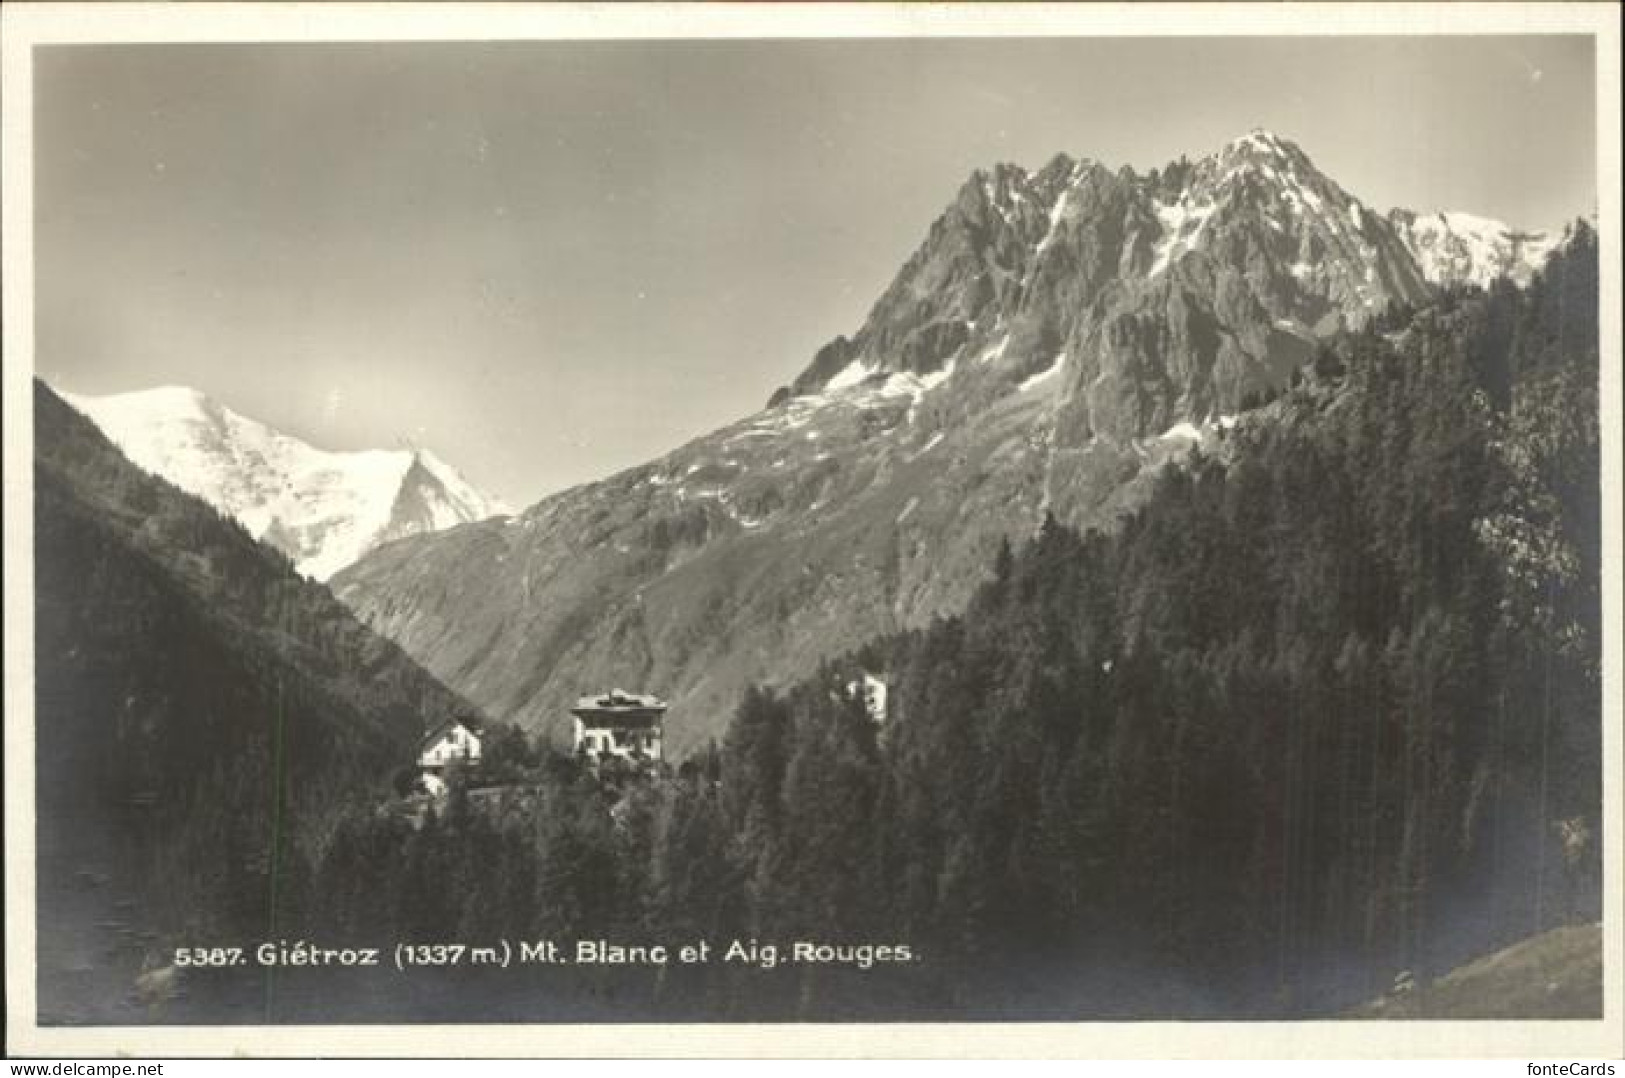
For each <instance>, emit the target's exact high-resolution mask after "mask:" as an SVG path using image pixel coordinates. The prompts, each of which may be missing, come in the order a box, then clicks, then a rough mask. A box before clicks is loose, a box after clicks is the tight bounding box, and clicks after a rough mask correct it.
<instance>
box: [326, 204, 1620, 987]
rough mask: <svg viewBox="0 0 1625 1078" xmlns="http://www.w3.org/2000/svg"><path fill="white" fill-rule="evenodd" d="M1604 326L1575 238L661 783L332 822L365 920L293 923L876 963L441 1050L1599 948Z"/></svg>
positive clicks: (699, 974)
mask: <svg viewBox="0 0 1625 1078" xmlns="http://www.w3.org/2000/svg"><path fill="white" fill-rule="evenodd" d="M1597 298H1598V296H1597V265H1596V246H1595V241H1594V237H1593V236H1592V235H1591V233H1590V232H1589V230H1587V229H1586V228H1585V227H1584V226H1579V227H1578V229H1577V231H1576V234H1575V236H1574V237H1573V242H1572V244H1571V245H1570V246H1569V247H1568V248H1567V249H1566V250H1565V251H1563V252H1561V253H1559V254H1558V255H1557V256H1556V257H1555V258H1554V260H1553V261H1552V262H1551V263H1550V264H1549V265H1548V267H1547V269H1546V270H1545V271H1544V273H1543V274H1541V275H1540V276H1538V277H1537V278H1536V279H1535V280H1534V281H1533V283H1532V284H1531V285H1530V286H1529V288H1528V289H1527V290H1523V291H1520V290H1519V289H1517V288H1515V287H1513V286H1511V285H1509V284H1505V283H1502V284H1497V285H1495V286H1494V287H1493V288H1492V289H1491V290H1490V291H1489V292H1488V293H1485V292H1480V291H1478V290H1476V289H1467V290H1455V291H1451V292H1449V293H1447V294H1446V295H1444V297H1443V298H1442V299H1441V300H1440V301H1439V302H1437V303H1435V304H1433V305H1430V306H1429V307H1427V308H1426V309H1423V310H1420V311H1414V312H1412V311H1396V312H1393V313H1391V314H1390V315H1389V316H1388V317H1387V318H1385V319H1383V320H1380V321H1375V322H1373V323H1372V324H1370V325H1368V326H1366V327H1364V328H1363V329H1362V330H1360V331H1357V332H1351V333H1346V334H1342V335H1339V336H1338V337H1336V338H1335V339H1334V340H1333V341H1331V342H1330V343H1329V344H1328V345H1327V346H1325V347H1323V348H1321V349H1320V351H1319V353H1318V355H1317V356H1316V357H1315V359H1314V360H1313V361H1312V363H1310V364H1309V365H1307V366H1306V367H1305V368H1304V369H1303V370H1302V372H1301V373H1300V376H1299V377H1297V378H1296V379H1295V384H1294V385H1293V386H1292V387H1291V388H1289V389H1288V390H1286V391H1285V392H1284V393H1282V394H1281V395H1280V396H1279V397H1277V398H1276V399H1274V400H1273V401H1270V402H1268V403H1267V404H1266V405H1265V406H1264V407H1262V408H1261V409H1259V410H1257V411H1256V412H1254V413H1252V414H1251V415H1250V416H1249V417H1248V418H1246V419H1244V420H1243V421H1242V422H1241V423H1239V424H1238V425H1237V426H1235V427H1234V429H1233V430H1231V431H1230V432H1229V434H1228V435H1227V438H1226V441H1225V443H1224V446H1223V451H1222V452H1219V453H1213V454H1207V455H1204V454H1203V453H1201V452H1200V451H1196V450H1193V451H1192V453H1191V454H1190V455H1189V456H1188V457H1187V458H1186V459H1185V460H1184V461H1183V462H1182V463H1181V464H1179V465H1178V466H1175V467H1170V468H1167V469H1166V470H1164V471H1163V472H1162V474H1161V477H1160V479H1159V480H1158V481H1157V483H1156V485H1155V488H1154V490H1153V491H1152V492H1151V494H1150V497H1149V498H1148V500H1147V501H1146V503H1145V504H1144V505H1143V506H1142V507H1141V508H1139V509H1138V510H1137V511H1135V512H1134V513H1133V514H1132V515H1131V516H1129V517H1128V518H1127V519H1126V520H1125V521H1124V522H1123V523H1122V526H1121V527H1120V528H1119V529H1117V530H1116V531H1114V532H1112V533H1110V534H1102V533H1090V534H1079V533H1077V532H1075V531H1073V530H1071V529H1069V528H1067V527H1064V526H1061V525H1059V524H1055V523H1054V522H1050V523H1047V524H1046V525H1045V526H1044V527H1043V528H1042V530H1041V532H1040V533H1039V535H1038V536H1037V537H1036V538H1035V539H1033V540H1032V541H1030V542H1027V543H1025V544H1023V545H1019V546H1018V547H1016V548H1015V549H1011V548H1006V549H1005V550H1004V551H1002V552H1001V553H1000V554H999V556H998V558H997V559H996V561H995V563H994V564H993V565H992V566H991V567H990V576H989V579H988V581H987V583H986V584H985V585H984V586H983V587H981V588H980V590H979V591H978V592H977V593H976V595H975V597H974V599H973V601H972V602H971V604H970V606H969V607H968V609H966V610H965V611H964V613H963V614H962V615H959V616H955V617H952V618H948V619H939V620H938V621H936V622H935V623H934V624H932V625H931V626H930V627H929V628H926V629H923V630H919V631H914V632H908V633H904V634H899V635H894V636H890V637H883V638H880V639H877V640H875V641H874V642H872V643H871V644H869V645H867V646H866V647H865V648H863V649H862V650H861V651H860V652H858V653H855V654H854V655H852V656H850V657H848V658H847V659H844V660H841V661H839V662H835V663H832V664H829V665H828V666H826V667H825V668H824V669H823V670H822V671H821V673H820V674H819V675H818V676H816V677H814V678H811V679H808V680H806V681H804V682H802V683H800V684H798V685H796V686H795V687H793V688H791V689H789V690H788V691H786V692H783V693H774V692H770V691H766V690H752V691H750V692H749V693H747V694H746V696H745V697H744V699H743V701H742V702H741V703H740V705H739V707H738V710H737V712H736V714H735V715H734V718H733V721H732V725H731V727H730V728H729V730H728V733H727V736H726V739H725V741H724V742H723V743H722V744H721V745H719V746H717V747H715V748H714V749H713V750H712V751H711V752H709V753H706V752H702V753H699V754H696V756H695V757H693V758H692V759H691V760H690V761H688V762H687V763H686V764H685V765H684V767H683V768H682V769H681V770H680V771H679V772H678V773H676V774H675V775H671V776H668V777H666V778H663V779H659V780H654V781H649V782H646V783H636V782H634V783H632V784H630V785H629V786H614V787H606V786H605V785H603V784H601V783H599V782H598V781H596V780H594V779H593V778H592V777H591V776H590V775H588V774H587V773H585V772H584V771H582V770H581V769H579V768H578V767H576V765H574V764H572V763H571V762H569V761H564V760H557V761H555V762H554V763H552V764H550V765H547V766H544V767H542V768H540V769H539V770H538V771H537V772H536V774H535V776H534V781H535V785H536V790H535V792H534V794H533V799H532V801H531V802H529V804H528V807H527V805H525V804H516V805H515V806H513V807H512V808H511V809H510V810H509V811H506V812H490V811H473V810H471V809H470V807H469V806H468V805H467V804H466V803H465V802H464V801H462V800H461V799H456V798H454V800H453V802H452V804H451V806H450V809H449V811H448V812H447V814H446V815H445V817H444V818H443V819H440V820H439V821H437V822H434V823H432V824H431V825H430V826H428V827H426V828H424V829H423V830H422V831H417V832H413V831H411V830H410V829H408V828H405V827H403V826H401V825H399V824H398V823H396V822H393V821H380V820H378V819H377V818H375V817H370V816H356V817H353V818H351V819H350V820H348V821H347V822H346V823H344V824H343V825H342V826H341V828H340V832H339V838H338V839H337V840H336V841H335V842H334V844H333V845H332V846H331V847H330V856H329V858H328V859H327V860H326V862H325V863H324V864H322V865H321V866H320V868H319V869H318V878H319V880H320V881H322V882H321V887H322V891H323V893H324V894H327V895H329V896H337V895H338V894H339V892H340V889H341V888H342V887H344V886H346V885H349V886H351V887H352V888H353V887H354V885H355V884H354V881H356V880H358V879H362V878H365V879H368V880H377V881H381V882H380V884H379V886H382V887H383V890H384V891H385V892H386V893H388V894H390V895H393V896H396V901H395V903H394V905H393V906H391V907H390V908H389V909H387V910H384V911H380V910H379V909H378V907H377V906H376V905H374V904H372V903H370V902H369V900H368V897H367V895H366V894H365V893H362V892H359V891H353V892H352V893H350V894H349V897H347V898H343V899H342V900H341V899H339V898H337V897H335V898H334V900H333V901H332V902H330V903H328V904H326V905H324V907H323V908H322V909H321V910H320V911H314V912H315V913H316V915H317V918H318V924H319V925H323V926H325V928H326V930H328V931H334V932H344V931H350V932H355V931H362V932H363V933H365V932H369V931H370V932H376V933H379V934H380V936H381V938H395V937H397V936H399V937H401V938H423V939H425V940H429V939H438V938H443V937H444V935H445V933H446V932H447V930H448V928H449V927H450V926H453V925H455V926H457V932H459V933H462V934H464V936H465V937H468V936H482V937H494V936H499V935H502V936H509V937H511V938H514V939H530V938H538V937H548V938H556V939H561V940H574V939H580V938H589V937H593V936H600V935H601V936H604V937H607V938H609V939H613V940H618V941H622V942H637V941H659V942H667V943H671V944H676V943H679V942H682V941H685V940H688V939H708V940H713V941H723V942H726V941H727V940H729V939H733V938H738V939H741V940H755V941H760V942H762V943H768V942H775V943H777V944H778V945H779V946H780V947H781V948H784V949H787V948H788V946H789V944H790V943H791V942H792V941H796V940H811V941H819V942H822V943H826V944H830V945H842V946H848V947H854V946H858V945H902V946H905V947H907V948H908V960H907V961H902V962H886V961H881V962H879V963H878V964H875V965H874V966H873V967H872V968H860V966H861V965H863V964H865V963H863V962H861V961H860V960H859V958H858V957H857V956H858V953H859V952H857V951H848V954H849V955H850V956H851V958H852V961H851V962H848V963H846V964H841V963H839V962H837V963H833V964H825V963H820V964H783V963H781V964H779V965H778V966H777V967H776V968H774V969H771V970H763V969H760V968H755V967H751V966H748V965H745V964H731V965H730V964H717V963H713V964H710V965H704V966H693V967H686V968H685V967H673V968H670V969H665V970H661V971H659V972H654V971H649V970H636V969H634V970H624V969H622V970H615V971H605V970H603V969H601V968H600V969H585V968H571V967H547V968H533V969H532V970H530V971H529V972H528V973H525V974H523V975H521V976H518V977H513V976H509V977H506V978H499V977H494V976H493V977H492V978H491V979H489V980H479V979H475V980H474V981H471V982H470V983H469V986H468V990H467V991H466V993H464V994H462V996H461V997H460V998H461V999H462V1000H463V1001H464V1002H465V1003H466V1004H467V1006H466V1008H465V1010H466V1013H464V1012H462V1011H459V1012H458V1014H457V1016H458V1017H464V1018H474V1017H478V1016H479V1015H486V1016H495V1015H500V1016H508V1017H511V1016H517V1015H528V1016H529V1017H532V1018H536V1019H545V1018H549V1017H558V1016H559V1015H558V1012H556V1011H549V1010H547V1008H546V1007H545V1006H543V1005H542V1004H540V1003H539V1002H537V997H535V996H532V995H527V993H529V992H531V991H532V989H533V987H534V986H535V985H536V984H539V983H547V984H551V985H553V986H555V987H557V986H568V987H569V989H570V991H569V993H568V998H569V999H570V1000H571V1006H572V1007H573V1008H576V1011H575V1012H574V1013H582V1012H583V1011H585V1012H586V1013H590V1014H594V1015H597V1016H600V1017H603V1016H608V1015H620V1016H623V1017H628V1018H635V1017H679V1018H683V1017H709V1018H777V1019H832V1018H841V1017H846V1016H855V1015H862V1016H864V1017H867V1018H880V1017H885V1016H891V1017H896V1018H971V1019H1000V1018H1056V1019H1060V1018H1102V1017H1124V1018H1127V1017H1135V1018H1144V1017H1192V1018H1210V1017H1266V1016H1269V1017H1302V1016H1313V1015H1330V1014H1335V1013H1342V1012H1344V1011H1346V1010H1348V1009H1349V1008H1351V1007H1353V1006H1355V1005H1357V1004H1359V1003H1361V1002H1364V1001H1366V1000H1369V999H1372V998H1376V997H1378V996H1381V995H1382V994H1383V993H1384V992H1385V991H1386V990H1388V989H1389V988H1390V986H1391V985H1393V984H1394V982H1395V979H1396V977H1403V976H1408V978H1410V979H1413V980H1415V981H1416V982H1417V983H1419V984H1423V985H1426V984H1427V983H1428V981H1429V980H1430V979H1431V978H1433V977H1435V976H1438V975H1440V974H1443V973H1444V972H1445V971H1447V970H1449V969H1452V968H1454V967H1457V966H1460V965H1461V964H1462V963H1464V962H1465V961H1467V960H1468V959H1470V958H1472V957H1473V956H1475V955H1479V954H1483V953H1486V952H1488V951H1492V950H1495V949H1497V948H1500V947H1503V946H1505V945H1507V944H1509V943H1512V942H1514V941H1516V940H1519V939H1522V938H1524V937H1528V936H1531V935H1534V934H1536V933H1538V932H1541V931H1544V930H1547V929H1550V928H1552V927H1554V926H1557V925H1561V924H1566V923H1573V922H1577V921H1588V920H1594V919H1596V918H1597V917H1598V916H1599V911H1600V902H1601V891H1600V872H1599V865H1600V850H1599V837H1600V834H1601V827H1602V821H1601V819H1600V811H1601V791H1600V773H1601V772H1600V762H1599V755H1600V743H1601V721H1600V689H1599V653H1600V652H1599V648H1600V601H1599V590H1598V589H1599V573H1600V554H1601V551H1600V531H1599V527H1600V522H1599V514H1598V505H1599V497H1600V495H1599V486H1598V482H1599V478H1598V477H1599V458H1598V429H1597V420H1596V416H1597V395H1596V385H1597V374H1598V345H1597ZM860 669H862V670H870V671H880V672H883V675H884V677H885V679H886V681H887V682H888V684H889V687H890V697H889V706H888V714H887V716H886V718H885V720H884V721H883V722H877V721H875V720H874V719H873V718H871V716H870V715H869V713H868V712H867V711H866V709H865V707H864V705H863V703H862V702H861V700H859V699H858V698H857V697H856V695H855V694H854V693H853V692H852V691H851V690H850V688H849V686H850V685H851V683H852V681H853V679H854V677H855V676H856V674H857V672H858V671H859V670H860ZM361 865H365V866H366V867H365V871H364V872H359V870H358V866H361ZM382 881H387V882H382ZM362 925H365V926H366V927H365V928H364V929H363V928H361V927H360V926H362ZM869 957H870V958H871V959H872V958H874V955H873V953H870V955H869ZM1579 998H1581V999H1583V1000H1584V1001H1585V1002H1584V1003H1581V1004H1577V1006H1578V1007H1579V1009H1581V1010H1586V1009H1587V1008H1588V1007H1589V1006H1590V1003H1591V1001H1592V1000H1595V1001H1596V1002H1597V1004H1598V1005H1599V1006H1600V998H1601V997H1600V989H1599V991H1598V992H1597V993H1596V994H1595V995H1594V996H1592V995H1590V994H1587V993H1581V995H1580V997H1579ZM448 1005H449V1006H451V1007H452V1009H453V1010H454V1011H456V1010H457V1008H456V1004H455V1003H452V1004H448V1003H447V1001H446V1000H444V999H441V1000H438V1001H437V1003H436V1006H437V1007H439V1008H441V1009H440V1010H436V1011H435V1012H434V1013H436V1014H440V1015H441V1016H442V1017H450V1016H449V1015H446V1014H445V1012H444V1008H445V1007H446V1006H448ZM402 1006H403V1007H408V1008H409V1007H410V1003H409V1001H404V1000H403V1001H402ZM1585 1016H1587V1015H1582V1014H1579V1013H1576V1014H1575V1015H1573V1017H1585ZM1592 1016H1594V1015H1592Z"/></svg>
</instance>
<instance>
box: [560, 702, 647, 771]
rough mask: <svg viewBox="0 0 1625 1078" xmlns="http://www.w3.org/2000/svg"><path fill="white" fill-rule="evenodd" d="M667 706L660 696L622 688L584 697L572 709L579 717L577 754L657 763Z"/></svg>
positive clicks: (596, 757)
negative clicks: (632, 691) (661, 729)
mask: <svg viewBox="0 0 1625 1078" xmlns="http://www.w3.org/2000/svg"><path fill="white" fill-rule="evenodd" d="M666 706H667V705H666V702H665V701H664V700H661V699H659V698H658V697H654V696H639V695H638V694H636V693H629V692H624V691H622V690H620V689H612V690H610V691H609V692H608V693H606V694H605V695H603V696H583V697H582V698H581V699H579V700H577V701H576V706H575V707H573V708H571V709H570V714H572V715H574V716H575V718H576V738H575V751H576V753H577V754H578V755H582V756H586V757H588V758H589V759H592V760H602V759H604V758H606V757H610V756H618V757H620V758H621V759H623V760H630V761H632V762H634V763H654V762H656V761H658V760H659V759H660V728H661V721H662V719H663V717H664V716H665V714H666Z"/></svg>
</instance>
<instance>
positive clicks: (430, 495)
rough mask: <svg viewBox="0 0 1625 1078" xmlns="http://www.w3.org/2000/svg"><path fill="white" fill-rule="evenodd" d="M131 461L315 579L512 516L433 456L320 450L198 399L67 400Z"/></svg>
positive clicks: (179, 395) (186, 394) (173, 390)
mask: <svg viewBox="0 0 1625 1078" xmlns="http://www.w3.org/2000/svg"><path fill="white" fill-rule="evenodd" d="M62 396H63V399H65V400H66V401H67V402H68V403H69V404H71V405H73V406H74V407H75V408H77V409H78V410H79V411H80V412H82V413H84V414H85V415H87V416H89V417H90V418H91V420H93V421H94V422H95V423H96V425H97V426H99V427H101V428H102V430H103V432H104V433H106V434H107V436H108V437H109V438H111V439H112V440H113V442H114V443H116V444H117V445H118V446H119V447H120V448H121V449H122V450H123V451H124V452H125V454H126V455H127V456H128V457H129V458H130V459H131V460H133V461H134V462H135V463H137V464H139V465H141V466H142V467H143V468H146V469H147V470H148V471H151V472H155V473H156V474H158V475H161V476H163V477H164V478H166V479H168V480H169V481H170V482H172V483H174V484H175V485H177V486H179V487H180V488H181V489H183V490H185V491H187V492H188V493H191V494H196V495H197V496H198V497H200V498H203V499H204V500H205V501H207V502H208V503H209V504H211V505H213V506H215V507H216V508H217V509H220V510H221V511H222V512H225V513H227V514H229V515H231V516H233V517H235V518H236V519H237V520H238V521H240V522H241V523H242V524H243V526H244V527H246V528H247V529H248V530H249V532H250V533H251V534H253V535H254V536H256V537H258V538H263V539H265V540H266V541H267V542H269V543H271V544H272V545H273V546H275V547H277V548H278V549H279V550H281V551H283V552H284V553H286V554H288V555H289V556H290V557H292V558H293V559H294V562H295V564H296V565H297V566H298V568H299V571H300V572H302V573H304V574H305V575H306V576H310V577H313V578H314V579H317V580H325V579H327V577H329V576H331V575H332V574H333V573H335V572H337V571H338V570H339V569H342V568H343V567H344V566H346V565H349V564H350V563H351V562H353V561H355V560H356V559H357V558H359V557H360V556H361V555H362V554H364V553H366V552H367V551H368V550H370V549H372V548H373V547H375V546H377V545H378V544H380V543H383V542H388V541H389V540H391V539H398V538H401V537H402V536H406V535H416V534H419V533H422V532H429V531H440V530H442V529H445V528H449V527H452V526H454V525H457V524H463V523H467V522H469V521H473V520H483V519H485V518H487V517H491V516H497V515H500V514H503V513H505V512H506V511H507V510H506V509H505V508H504V507H503V506H502V505H501V504H500V503H498V502H496V501H494V500H493V499H491V498H489V497H487V496H486V495H484V494H482V493H480V492H479V491H478V490H476V489H475V488H474V487H473V486H471V485H470V484H469V483H468V482H467V480H465V479H463V478H462V476H460V475H458V474H457V472H456V471H455V470H454V469H453V468H451V467H450V466H449V465H447V464H445V463H444V462H443V461H441V460H439V459H438V458H436V457H435V456H434V455H433V454H432V453H429V452H427V451H426V450H418V451H411V450H404V449H402V450H385V449H373V450H363V451H360V452H350V453H334V452H327V451H324V450H320V449H316V448H314V447H312V446H309V445H307V444H305V443H304V442H302V441H300V440H298V439H297V438H292V437H289V436H288V435H286V434H282V433H280V432H278V431H275V430H273V429H271V428H270V427H267V426H266V425H264V424H263V423H258V422H256V421H254V420H252V419H248V418H245V417H244V416H241V415H238V414H237V413H236V412H233V411H232V410H231V409H229V408H226V407H224V406H222V405H221V404H219V403H218V402H216V401H213V400H210V399H209V398H208V397H206V396H204V395H203V394H202V393H199V392H197V391H196V390H192V389H185V388H180V387H173V386H169V387H163V388H159V389H149V390H142V391H139V392H134V393H120V394H115V395H112V396H105V397H87V396H79V395H76V394H68V393H64V394H63V395H62Z"/></svg>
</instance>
